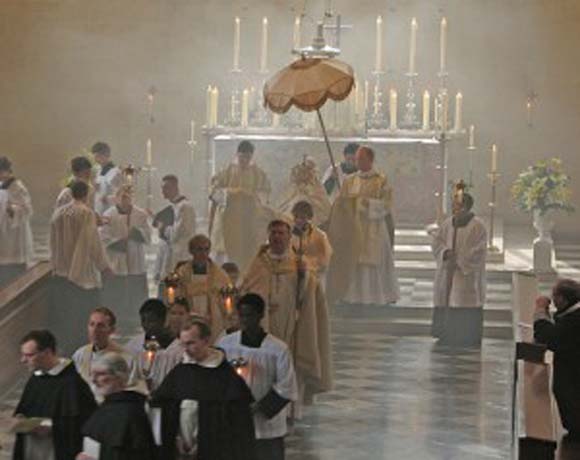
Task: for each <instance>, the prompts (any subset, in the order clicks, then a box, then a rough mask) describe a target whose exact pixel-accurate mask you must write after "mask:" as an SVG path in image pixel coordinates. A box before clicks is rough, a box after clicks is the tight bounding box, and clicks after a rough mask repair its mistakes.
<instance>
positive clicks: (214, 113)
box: [211, 86, 220, 127]
mask: <svg viewBox="0 0 580 460" xmlns="http://www.w3.org/2000/svg"><path fill="white" fill-rule="evenodd" d="M219 97H220V92H219V90H218V88H217V86H216V87H215V88H214V89H213V90H212V92H211V125H212V127H214V126H217V125H218V107H219Z"/></svg>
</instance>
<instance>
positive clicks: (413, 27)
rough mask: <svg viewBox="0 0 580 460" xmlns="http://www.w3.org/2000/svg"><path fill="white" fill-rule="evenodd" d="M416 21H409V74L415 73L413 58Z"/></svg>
mask: <svg viewBox="0 0 580 460" xmlns="http://www.w3.org/2000/svg"><path fill="white" fill-rule="evenodd" d="M417 28H418V25H417V19H416V18H413V19H412V20H411V46H410V48H409V73H411V74H414V73H415V58H416V57H417Z"/></svg>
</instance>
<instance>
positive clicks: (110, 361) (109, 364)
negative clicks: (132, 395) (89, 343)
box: [93, 352, 129, 385]
mask: <svg viewBox="0 0 580 460" xmlns="http://www.w3.org/2000/svg"><path fill="white" fill-rule="evenodd" d="M93 368H98V369H103V370H104V371H106V372H108V373H110V374H112V375H114V376H115V377H118V378H119V379H121V381H122V382H123V384H124V385H125V384H127V382H128V381H129V364H127V360H126V359H125V358H123V356H122V355H120V354H119V353H114V352H109V353H105V354H104V355H102V356H100V357H99V358H98V359H97V361H96V362H95V364H94V365H93Z"/></svg>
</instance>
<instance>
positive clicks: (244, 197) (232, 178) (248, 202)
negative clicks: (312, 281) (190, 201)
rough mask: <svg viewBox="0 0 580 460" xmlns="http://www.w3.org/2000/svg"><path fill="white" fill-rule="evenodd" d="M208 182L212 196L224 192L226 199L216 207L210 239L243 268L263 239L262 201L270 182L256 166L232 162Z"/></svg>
mask: <svg viewBox="0 0 580 460" xmlns="http://www.w3.org/2000/svg"><path fill="white" fill-rule="evenodd" d="M211 184H212V192H211V194H210V196H211V197H212V199H214V200H216V201H217V200H218V199H217V196H218V192H219V191H221V192H225V197H224V198H225V203H223V205H222V206H219V207H218V208H217V210H216V215H215V217H214V220H215V224H214V226H213V231H212V235H211V240H212V241H214V242H216V247H215V249H216V250H217V251H219V250H220V249H221V250H223V251H225V253H226V255H227V258H228V259H229V260H230V261H232V262H235V263H236V264H238V266H239V267H240V270H242V271H243V270H244V269H245V268H246V267H247V266H248V264H249V263H250V261H251V259H252V257H253V256H254V255H255V254H256V251H257V250H258V248H259V247H260V244H261V243H262V242H263V241H264V240H265V239H266V235H265V232H264V229H265V228H266V226H267V223H268V220H269V217H270V216H269V215H268V213H267V211H266V209H265V208H264V206H263V205H264V203H265V202H266V200H267V196H268V194H269V193H270V182H269V180H268V178H267V177H266V174H265V173H264V171H262V170H261V169H260V168H259V167H258V166H256V165H254V164H250V165H249V166H248V167H246V168H241V167H240V166H239V165H238V164H235V163H233V164H230V165H229V166H228V167H227V168H226V169H224V170H223V171H221V172H219V173H218V174H216V175H215V176H214V177H213V178H212V181H211ZM222 201H224V200H222ZM222 246H223V247H222Z"/></svg>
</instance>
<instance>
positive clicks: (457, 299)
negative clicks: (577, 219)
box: [431, 217, 487, 307]
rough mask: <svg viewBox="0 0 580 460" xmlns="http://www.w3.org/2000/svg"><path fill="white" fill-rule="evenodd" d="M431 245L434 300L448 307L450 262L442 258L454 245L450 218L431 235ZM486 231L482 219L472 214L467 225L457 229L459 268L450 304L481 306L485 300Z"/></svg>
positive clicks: (456, 249)
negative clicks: (433, 259)
mask: <svg viewBox="0 0 580 460" xmlns="http://www.w3.org/2000/svg"><path fill="white" fill-rule="evenodd" d="M432 236H433V242H432V243H431V248H432V250H433V256H434V257H435V260H436V262H437V270H436V272H435V284H434V292H433V302H434V305H435V306H445V304H446V293H447V267H448V263H447V261H444V260H443V254H444V253H445V251H446V250H451V249H452V247H453V224H452V220H451V218H448V219H447V220H445V222H443V224H442V225H441V227H440V228H439V229H438V230H437V231H436V232H435V233H434V234H433V235H432ZM486 253H487V232H486V229H485V225H484V224H483V222H482V220H481V219H480V218H478V217H473V218H472V219H471V220H470V222H469V223H468V224H467V225H466V226H465V227H459V228H458V229H457V237H456V246H455V254H456V258H457V269H456V270H455V272H454V275H453V284H452V288H451V295H450V297H449V306H450V307H481V306H483V304H484V303H485V257H486Z"/></svg>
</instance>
